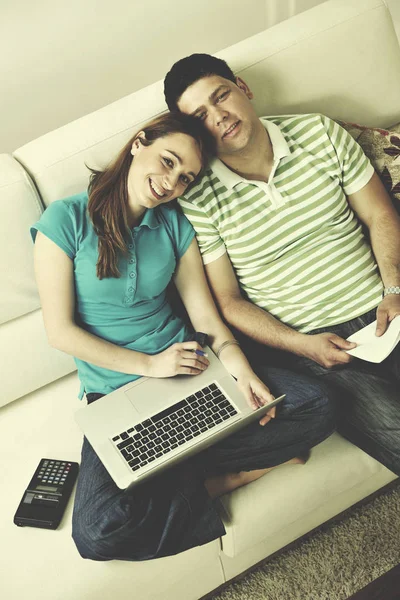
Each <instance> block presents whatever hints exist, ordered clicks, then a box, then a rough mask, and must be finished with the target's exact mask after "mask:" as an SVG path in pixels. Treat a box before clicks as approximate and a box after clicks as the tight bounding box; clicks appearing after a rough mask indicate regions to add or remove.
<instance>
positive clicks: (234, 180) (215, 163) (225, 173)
mask: <svg viewBox="0 0 400 600" xmlns="http://www.w3.org/2000/svg"><path fill="white" fill-rule="evenodd" d="M260 121H261V123H262V125H263V126H264V127H265V129H266V130H267V132H268V135H269V139H270V140H271V145H272V152H273V156H274V163H279V161H280V160H281V159H282V158H284V157H285V156H289V154H290V148H289V146H288V143H287V141H286V140H285V138H284V137H283V134H282V132H281V130H280V128H279V127H278V125H275V123H272V121H268V120H267V119H265V118H264V117H262V118H261V119H260ZM210 167H211V169H212V170H213V172H214V173H215V175H216V176H217V177H218V179H219V180H220V181H221V183H223V184H224V186H225V187H227V188H230V189H233V188H234V187H235V185H237V184H238V183H243V182H247V181H249V180H248V179H246V178H245V177H242V176H241V175H238V174H237V173H235V172H234V171H231V169H230V168H229V167H227V166H226V165H225V164H224V163H223V162H222V161H221V160H220V159H219V158H213V159H212V161H211V162H210Z"/></svg>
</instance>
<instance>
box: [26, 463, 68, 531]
mask: <svg viewBox="0 0 400 600" xmlns="http://www.w3.org/2000/svg"><path fill="white" fill-rule="evenodd" d="M78 470H79V465H78V463H76V462H71V461H66V460H56V459H52V458H42V459H41V461H40V462H39V465H38V467H37V469H36V471H35V473H34V475H33V477H32V479H31V481H30V483H29V485H28V487H27V489H26V490H25V493H24V495H23V496H22V500H21V502H20V503H19V506H18V509H17V512H16V513H15V515H14V523H15V524H16V525H18V526H19V527H24V526H25V525H27V526H29V527H41V528H44V529H57V527H58V526H59V524H60V521H61V519H62V516H63V514H64V511H65V508H66V506H67V503H68V500H69V498H70V496H71V493H72V490H73V487H74V483H75V481H76V478H77V476H78Z"/></svg>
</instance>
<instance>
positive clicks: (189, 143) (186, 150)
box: [128, 132, 202, 214]
mask: <svg viewBox="0 0 400 600" xmlns="http://www.w3.org/2000/svg"><path fill="white" fill-rule="evenodd" d="M139 137H144V133H143V132H141V133H139V134H138V138H136V139H135V141H134V142H133V145H132V150H131V153H132V155H133V160H132V164H131V167H130V169H129V173H128V194H129V204H130V207H131V208H132V209H133V211H134V212H135V213H136V214H138V213H140V212H144V210H145V209H146V208H155V207H156V206H158V205H159V204H165V203H166V202H170V201H171V200H174V199H175V198H177V197H178V196H180V195H182V194H183V193H184V192H185V190H186V188H187V186H188V185H189V184H190V183H191V182H192V181H193V180H194V179H195V178H196V177H197V175H198V174H199V172H200V170H201V166H202V165H201V153H200V149H199V146H198V144H197V142H196V140H195V139H194V138H192V137H190V136H189V135H186V134H184V133H172V134H169V135H166V136H165V137H162V138H158V139H157V140H155V141H154V142H153V143H151V144H150V145H149V146H144V145H143V144H142V143H141V142H140V139H139Z"/></svg>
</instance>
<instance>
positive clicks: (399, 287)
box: [383, 285, 400, 297]
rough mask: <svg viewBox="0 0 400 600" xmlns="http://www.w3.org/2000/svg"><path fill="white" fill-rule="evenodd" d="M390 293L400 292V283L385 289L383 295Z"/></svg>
mask: <svg viewBox="0 0 400 600" xmlns="http://www.w3.org/2000/svg"><path fill="white" fill-rule="evenodd" d="M389 294H400V285H391V286H389V287H385V289H384V290H383V297H385V296H388V295H389Z"/></svg>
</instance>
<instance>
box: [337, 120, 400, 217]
mask: <svg viewBox="0 0 400 600" xmlns="http://www.w3.org/2000/svg"><path fill="white" fill-rule="evenodd" d="M338 123H339V125H341V126H342V127H343V128H344V129H346V131H348V132H349V133H350V135H351V136H352V137H353V138H354V139H355V140H356V141H357V142H358V143H359V144H360V146H361V148H362V149H363V150H364V152H365V154H366V155H367V156H368V158H369V159H370V161H371V163H372V166H373V167H374V169H375V170H376V171H377V173H378V174H379V175H380V178H381V180H382V182H383V184H384V186H385V188H386V189H387V191H388V193H389V194H390V196H391V198H392V200H393V201H394V205H395V207H396V209H397V211H398V212H399V213H400V123H399V124H398V125H395V126H393V128H391V130H388V129H380V128H377V127H364V126H363V125H358V124H357V123H347V122H345V121H338Z"/></svg>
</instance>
